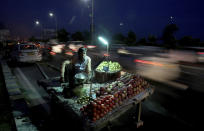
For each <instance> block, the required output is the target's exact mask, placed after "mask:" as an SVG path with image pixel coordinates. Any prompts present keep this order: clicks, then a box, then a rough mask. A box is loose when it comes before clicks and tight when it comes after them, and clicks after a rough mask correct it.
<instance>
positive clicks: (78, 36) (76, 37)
mask: <svg viewBox="0 0 204 131" xmlns="http://www.w3.org/2000/svg"><path fill="white" fill-rule="evenodd" d="M71 38H72V40H74V41H84V36H83V34H82V33H81V32H80V31H77V32H75V33H73V34H72V35H71Z"/></svg>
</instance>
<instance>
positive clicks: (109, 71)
mask: <svg viewBox="0 0 204 131" xmlns="http://www.w3.org/2000/svg"><path fill="white" fill-rule="evenodd" d="M121 70H122V66H121V65H120V64H119V63H118V62H114V61H102V62H101V63H100V64H99V65H98V66H97V68H96V69H95V78H96V80H97V81H98V82H101V83H103V82H107V81H109V80H116V79H117V78H119V77H120V71H121Z"/></svg>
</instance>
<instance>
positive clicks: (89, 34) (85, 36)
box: [82, 30, 91, 41]
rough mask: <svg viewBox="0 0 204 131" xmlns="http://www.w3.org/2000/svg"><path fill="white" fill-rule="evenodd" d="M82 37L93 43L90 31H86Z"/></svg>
mask: <svg viewBox="0 0 204 131" xmlns="http://www.w3.org/2000/svg"><path fill="white" fill-rule="evenodd" d="M82 35H83V37H84V40H85V41H91V33H90V32H89V31H87V30H85V31H84V32H83V33H82Z"/></svg>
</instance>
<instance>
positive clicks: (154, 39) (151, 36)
mask: <svg viewBox="0 0 204 131" xmlns="http://www.w3.org/2000/svg"><path fill="white" fill-rule="evenodd" d="M148 41H149V42H150V43H155V42H156V41H157V38H156V37H155V36H153V35H149V36H148Z"/></svg>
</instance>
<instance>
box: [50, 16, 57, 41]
mask: <svg viewBox="0 0 204 131" xmlns="http://www.w3.org/2000/svg"><path fill="white" fill-rule="evenodd" d="M49 15H50V17H55V18H54V19H55V27H56V31H55V33H56V39H57V37H58V35H57V16H56V15H55V16H54V14H53V13H49Z"/></svg>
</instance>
